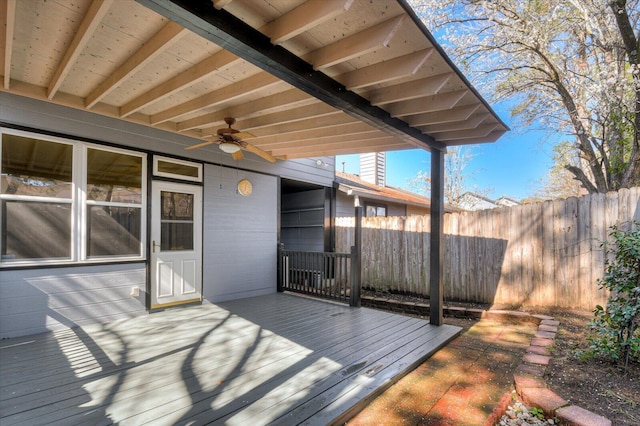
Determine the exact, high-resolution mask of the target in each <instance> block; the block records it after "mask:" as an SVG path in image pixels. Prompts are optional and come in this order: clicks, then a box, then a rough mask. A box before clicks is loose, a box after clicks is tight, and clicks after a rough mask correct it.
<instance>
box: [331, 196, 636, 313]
mask: <svg viewBox="0 0 640 426" xmlns="http://www.w3.org/2000/svg"><path fill="white" fill-rule="evenodd" d="M633 220H640V188H632V189H623V190H620V191H618V192H610V193H607V194H592V195H586V196H583V197H581V198H569V199H566V200H555V201H545V202H543V203H539V204H533V205H523V206H515V207H511V208H505V207H503V208H499V209H493V210H485V211H477V212H462V213H450V214H446V215H445V216H444V222H443V230H444V234H445V235H444V259H443V264H444V289H445V300H462V301H468V302H485V303H498V304H527V305H539V306H563V307H578V308H584V309H593V307H594V306H595V305H596V304H604V303H606V299H607V296H608V295H607V293H606V292H605V291H604V290H601V289H599V288H598V285H597V279H598V278H601V277H602V275H603V271H604V261H605V254H604V252H603V251H602V250H601V248H600V241H602V240H604V239H605V238H608V235H607V233H608V230H609V227H610V226H611V225H614V224H619V225H621V226H623V227H624V226H627V227H628V226H630V222H631V221H633ZM353 224H354V221H353V218H338V219H336V251H338V252H343V253H348V252H349V250H350V247H351V245H352V244H353V236H352V234H353V226H354V225H353ZM363 227H364V230H363V253H362V259H363V271H362V282H363V285H364V286H370V287H375V288H378V289H380V290H393V291H399V292H411V293H415V294H421V295H424V296H428V293H429V285H428V283H429V273H430V271H429V256H430V245H429V240H430V233H429V232H430V218H429V216H420V217H410V218H397V217H388V218H365V219H364V220H363ZM348 268H349V265H348V264H346V265H345V269H348ZM336 269H340V268H336ZM347 273H348V272H347ZM340 274H344V273H343V272H340Z"/></svg>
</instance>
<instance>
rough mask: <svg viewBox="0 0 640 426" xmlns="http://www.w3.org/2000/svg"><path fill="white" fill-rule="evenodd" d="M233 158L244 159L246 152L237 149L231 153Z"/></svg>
mask: <svg viewBox="0 0 640 426" xmlns="http://www.w3.org/2000/svg"><path fill="white" fill-rule="evenodd" d="M231 158H233V159H234V160H242V159H243V158H244V154H243V153H242V151H236V152H234V153H233V154H231Z"/></svg>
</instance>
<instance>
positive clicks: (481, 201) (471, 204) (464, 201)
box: [458, 192, 520, 210]
mask: <svg viewBox="0 0 640 426" xmlns="http://www.w3.org/2000/svg"><path fill="white" fill-rule="evenodd" d="M519 204H520V203H519V202H517V201H516V200H513V199H511V198H507V197H505V196H502V197H500V198H498V199H497V200H492V199H490V198H488V197H485V196H483V195H480V194H476V193H474V192H465V193H464V194H462V196H461V197H460V199H459V200H458V206H459V207H460V208H462V209H464V210H484V209H494V208H496V207H512V206H517V205H519Z"/></svg>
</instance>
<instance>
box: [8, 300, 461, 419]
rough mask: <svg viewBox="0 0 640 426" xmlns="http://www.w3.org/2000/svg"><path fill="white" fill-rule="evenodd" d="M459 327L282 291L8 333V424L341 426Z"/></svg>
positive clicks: (455, 332) (446, 339) (444, 341)
mask: <svg viewBox="0 0 640 426" xmlns="http://www.w3.org/2000/svg"><path fill="white" fill-rule="evenodd" d="M459 331H460V329H459V328H458V327H453V326H448V325H443V326H441V327H435V326H431V325H430V324H429V323H428V321H426V320H421V319H417V318H412V317H407V316H402V315H397V314H391V313H387V312H382V311H376V310H372V309H367V308H349V307H347V306H343V305H339V304H335V303H329V302H323V301H317V300H312V299H308V298H304V297H298V296H294V295H289V294H273V295H269V296H262V297H255V298H250V299H242V300H237V301H233V302H227V303H223V304H218V305H213V304H203V305H202V306H192V307H186V308H180V309H171V310H167V311H164V312H159V313H154V314H152V315H147V316H143V317H138V318H134V319H127V320H122V321H115V322H111V323H107V324H100V325H92V326H87V327H83V328H75V329H72V330H65V331H61V332H54V333H46V334H40V335H35V336H27V337H22V338H14V339H7V340H4V341H2V342H1V343H0V423H2V424H3V425H11V424H18V423H23V424H31V425H36V424H47V425H51V424H92V425H98V424H112V423H117V424H145V423H153V424H206V423H219V424H248V423H251V424H284V425H291V424H301V423H303V424H322V425H324V424H330V423H338V422H342V421H344V420H346V419H348V418H349V417H350V416H352V415H353V414H355V413H356V412H357V411H358V410H360V409H361V408H362V407H363V406H364V405H366V404H367V402H368V401H370V400H371V399H372V398H373V397H375V396H376V395H378V394H379V393H380V392H382V391H383V390H384V389H386V388H387V387H388V386H389V385H390V384H392V383H393V382H395V381H396V380H398V379H399V378H400V377H402V376H403V375H405V374H406V373H407V372H409V371H410V370H411V369H413V368H415V367H416V366H417V365H418V364H419V363H420V362H422V361H423V360H424V359H426V358H428V357H429V356H430V355H431V354H433V353H434V352H435V351H437V350H438V349H439V348H440V347H442V346H444V345H445V344H446V343H447V342H449V341H450V340H451V339H453V338H454V337H455V336H456V335H457V334H458V333H459Z"/></svg>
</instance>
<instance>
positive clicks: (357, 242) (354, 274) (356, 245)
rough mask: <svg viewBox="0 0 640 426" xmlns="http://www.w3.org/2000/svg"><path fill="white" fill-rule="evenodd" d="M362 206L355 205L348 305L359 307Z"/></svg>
mask: <svg viewBox="0 0 640 426" xmlns="http://www.w3.org/2000/svg"><path fill="white" fill-rule="evenodd" d="M361 253H362V207H360V206H358V207H356V211H355V228H354V238H353V246H351V293H350V295H349V306H353V307H356V308H359V307H360V286H361V283H360V278H361V273H362V258H361Z"/></svg>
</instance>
